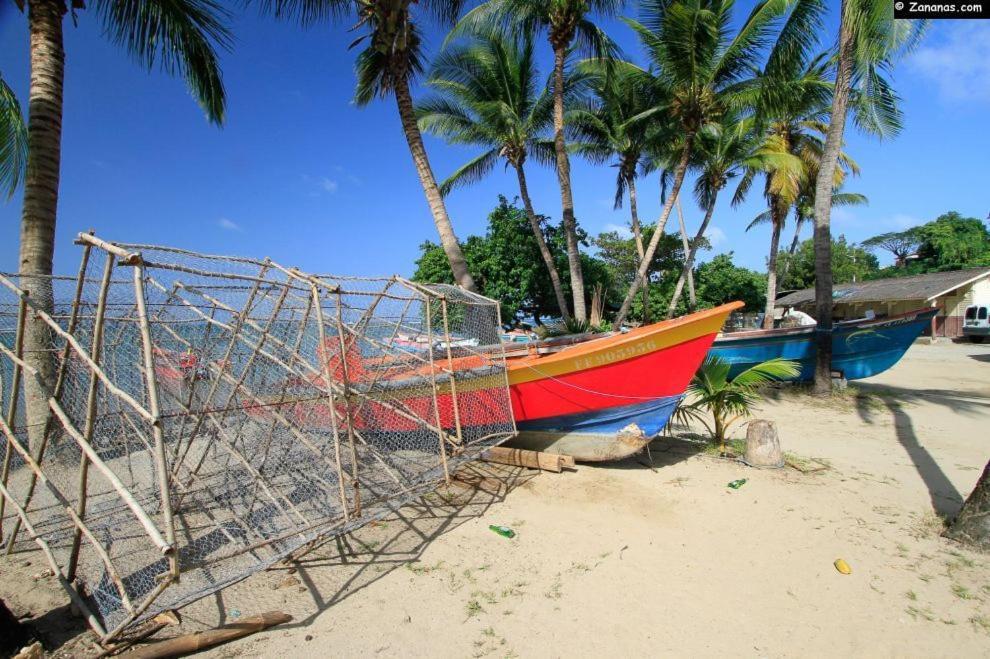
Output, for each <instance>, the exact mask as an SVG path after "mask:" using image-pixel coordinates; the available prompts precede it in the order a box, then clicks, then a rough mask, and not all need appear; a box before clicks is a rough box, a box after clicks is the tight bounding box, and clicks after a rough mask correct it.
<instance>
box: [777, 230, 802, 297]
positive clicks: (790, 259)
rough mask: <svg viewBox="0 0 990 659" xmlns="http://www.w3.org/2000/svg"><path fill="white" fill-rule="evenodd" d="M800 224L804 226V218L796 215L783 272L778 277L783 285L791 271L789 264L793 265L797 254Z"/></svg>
mask: <svg viewBox="0 0 990 659" xmlns="http://www.w3.org/2000/svg"><path fill="white" fill-rule="evenodd" d="M802 224H804V217H803V216H801V215H798V216H797V219H796V221H795V222H794V238H793V240H791V246H790V248H789V249H788V250H787V260H786V261H785V262H784V272H782V273H781V275H780V281H781V283H784V284H785V285H786V282H787V273H788V272H790V271H791V264H792V263H794V253H795V252H797V248H798V243H799V242H800V240H801V225H802Z"/></svg>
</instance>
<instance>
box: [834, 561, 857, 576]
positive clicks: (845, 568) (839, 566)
mask: <svg viewBox="0 0 990 659" xmlns="http://www.w3.org/2000/svg"><path fill="white" fill-rule="evenodd" d="M833 565H835V569H836V570H838V571H839V572H841V573H842V574H852V571H853V570H852V568H851V567H849V563H846V562H845V561H844V560H842V559H841V558H837V559H835V563H834V564H833Z"/></svg>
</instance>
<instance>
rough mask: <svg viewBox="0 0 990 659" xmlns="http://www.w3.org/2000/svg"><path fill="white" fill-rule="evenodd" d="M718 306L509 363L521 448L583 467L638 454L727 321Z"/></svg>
mask: <svg viewBox="0 0 990 659" xmlns="http://www.w3.org/2000/svg"><path fill="white" fill-rule="evenodd" d="M739 306H741V304H738V303H734V304H729V305H723V306H722V307H718V308H717V309H711V310H707V311H704V312H699V313H696V314H691V315H689V316H684V317H682V318H679V319H676V320H674V321H667V322H664V323H657V324H655V325H648V326H646V327H642V328H638V329H636V330H633V331H631V332H629V333H627V334H618V335H614V336H610V337H606V338H602V339H597V340H592V341H588V342H586V343H581V344H577V345H575V346H572V347H569V348H567V349H565V350H562V351H560V352H557V353H555V354H552V355H548V356H539V355H534V356H531V357H527V358H523V359H515V360H510V363H509V385H510V389H509V392H510V397H511V400H512V411H513V416H514V418H515V421H516V427H517V428H518V430H519V432H520V437H519V438H518V439H517V440H514V443H515V445H517V446H520V447H527V448H534V449H537V450H545V451H548V452H553V453H561V454H564V455H570V456H572V457H574V459H575V460H578V461H583V462H600V461H606V460H617V459H621V458H624V457H627V456H629V455H632V454H633V453H636V452H638V451H640V450H641V449H642V448H643V447H644V446H645V445H646V444H647V443H649V441H650V440H651V439H652V438H653V437H655V436H656V435H657V434H659V433H660V431H662V430H663V428H664V427H665V426H666V424H667V422H668V421H669V420H670V416H671V415H672V414H673V411H674V409H675V408H676V407H677V402H678V401H679V400H680V399H681V397H682V396H683V394H684V390H685V389H686V388H687V385H688V383H689V382H690V381H691V378H692V377H693V376H694V373H695V372H696V371H697V370H698V367H699V366H700V365H701V362H702V361H703V360H704V358H705V355H706V354H707V353H708V350H709V348H710V347H711V345H712V342H713V341H714V340H715V336H716V335H717V333H718V331H719V330H720V329H721V327H722V324H723V323H724V321H725V319H726V317H727V316H728V314H729V313H730V312H731V311H733V310H735V309H737V308H739Z"/></svg>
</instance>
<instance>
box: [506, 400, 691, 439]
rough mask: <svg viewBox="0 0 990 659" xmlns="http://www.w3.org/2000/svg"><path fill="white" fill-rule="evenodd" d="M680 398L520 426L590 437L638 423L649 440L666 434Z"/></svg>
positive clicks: (549, 419) (525, 423) (607, 433)
mask: <svg viewBox="0 0 990 659" xmlns="http://www.w3.org/2000/svg"><path fill="white" fill-rule="evenodd" d="M680 399H681V396H664V397H662V398H657V399H655V400H649V401H646V402H643V403H636V404H634V405H620V406H616V407H609V408H606V409H602V410H594V411H591V412H582V413H580V414H564V415H561V416H552V417H546V418H543V419H535V420H531V421H521V422H519V423H517V424H516V425H517V427H518V428H519V430H520V431H526V430H536V431H544V432H578V433H587V434H589V435H613V434H615V433H617V432H619V431H620V430H622V429H623V428H625V427H626V426H628V425H629V424H630V423H635V424H636V425H637V426H639V427H640V429H641V430H642V431H643V433H645V434H646V436H647V437H653V436H654V435H657V434H659V433H660V431H661V430H663V428H664V426H666V425H667V421H669V420H670V415H671V414H673V412H674V408H676V407H677V402H678V401H679V400H680Z"/></svg>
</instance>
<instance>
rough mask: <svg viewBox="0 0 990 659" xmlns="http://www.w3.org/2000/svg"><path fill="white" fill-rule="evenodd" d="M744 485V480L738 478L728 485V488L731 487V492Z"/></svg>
mask: <svg viewBox="0 0 990 659" xmlns="http://www.w3.org/2000/svg"><path fill="white" fill-rule="evenodd" d="M745 484H746V479H745V478H740V479H739V480H735V481H732V482H731V483H729V487H731V488H732V489H733V490H738V489H739V488H740V487H742V486H743V485H745Z"/></svg>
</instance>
